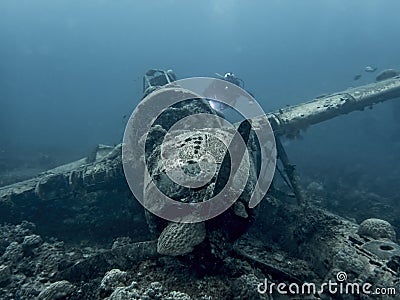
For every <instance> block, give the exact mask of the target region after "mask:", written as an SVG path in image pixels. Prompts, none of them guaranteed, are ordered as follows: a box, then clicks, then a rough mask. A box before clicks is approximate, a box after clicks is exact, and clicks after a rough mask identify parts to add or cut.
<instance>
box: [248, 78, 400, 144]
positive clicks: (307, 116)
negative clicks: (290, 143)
mask: <svg viewBox="0 0 400 300" xmlns="http://www.w3.org/2000/svg"><path fill="white" fill-rule="evenodd" d="M398 97H400V77H399V76H397V77H395V78H391V79H388V80H385V81H381V82H376V83H372V84H368V85H364V86H359V87H356V88H350V89H348V90H345V91H343V92H339V93H334V94H332V95H326V96H321V97H317V98H315V99H313V100H311V101H309V102H305V103H301V104H298V105H294V106H289V107H286V108H282V109H279V110H277V111H275V112H271V113H267V114H266V116H267V118H268V120H269V122H270V123H271V126H272V128H273V130H274V132H275V134H276V135H285V136H287V137H289V138H290V137H295V136H297V135H298V134H299V133H300V131H301V130H304V129H307V127H309V126H310V125H314V124H317V123H320V122H324V121H326V120H329V119H332V118H335V117H337V116H340V115H343V114H347V113H350V112H352V111H357V110H364V109H365V108H366V107H370V108H372V106H373V105H374V104H377V103H380V102H384V101H388V100H391V99H395V98H398ZM264 120H265V118H264ZM262 122H264V121H263V118H261V117H260V118H255V119H253V120H252V123H253V125H255V126H257V123H258V124H259V125H261V123H262Z"/></svg>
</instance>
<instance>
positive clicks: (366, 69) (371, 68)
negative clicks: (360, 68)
mask: <svg viewBox="0 0 400 300" xmlns="http://www.w3.org/2000/svg"><path fill="white" fill-rule="evenodd" d="M376 69H378V68H377V67H371V66H366V67H365V68H364V71H365V72H368V73H374V72H375V71H376Z"/></svg>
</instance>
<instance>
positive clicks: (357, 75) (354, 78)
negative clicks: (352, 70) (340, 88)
mask: <svg viewBox="0 0 400 300" xmlns="http://www.w3.org/2000/svg"><path fill="white" fill-rule="evenodd" d="M360 78H361V74H356V75H354V77H353V80H358V79H360Z"/></svg>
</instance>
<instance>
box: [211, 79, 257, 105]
mask: <svg viewBox="0 0 400 300" xmlns="http://www.w3.org/2000/svg"><path fill="white" fill-rule="evenodd" d="M215 75H217V76H218V77H219V78H221V79H222V80H225V81H227V82H229V83H232V84H234V85H237V86H238V87H240V88H242V89H244V90H245V88H244V81H243V80H242V79H241V78H239V77H237V76H236V75H235V74H234V73H231V72H227V73H225V75H221V74H219V73H215ZM245 91H246V92H247V93H248V94H249V95H250V96H251V97H253V98H254V96H253V94H252V93H251V92H249V91H247V90H245ZM238 96H239V95H231V97H232V99H233V100H234V101H233V104H236V100H237V97H238ZM209 103H210V106H211V107H212V108H213V109H214V110H216V111H219V112H222V111H224V110H226V109H228V108H231V107H230V106H229V105H226V104H224V103H221V102H218V101H215V100H209ZM249 104H252V101H249Z"/></svg>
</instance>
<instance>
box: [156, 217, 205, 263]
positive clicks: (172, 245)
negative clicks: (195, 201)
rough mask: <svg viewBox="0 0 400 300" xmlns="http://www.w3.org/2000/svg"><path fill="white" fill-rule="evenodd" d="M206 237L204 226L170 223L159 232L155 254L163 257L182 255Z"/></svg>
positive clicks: (199, 224) (200, 224)
mask: <svg viewBox="0 0 400 300" xmlns="http://www.w3.org/2000/svg"><path fill="white" fill-rule="evenodd" d="M205 237H206V226H205V224H204V223H203V222H200V223H170V224H168V226H167V227H165V228H164V230H163V231H162V232H161V235H160V237H159V238H158V243H157V252H158V253H160V254H163V255H172V256H176V255H184V254H187V253H190V252H192V251H193V247H194V246H196V245H198V244H200V243H201V242H202V241H203V240H204V239H205Z"/></svg>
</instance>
